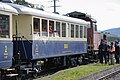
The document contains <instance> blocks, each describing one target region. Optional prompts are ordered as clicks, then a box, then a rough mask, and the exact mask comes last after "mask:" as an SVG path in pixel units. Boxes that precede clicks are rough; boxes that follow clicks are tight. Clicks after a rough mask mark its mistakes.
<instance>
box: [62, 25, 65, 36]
mask: <svg viewBox="0 0 120 80" xmlns="http://www.w3.org/2000/svg"><path fill="white" fill-rule="evenodd" d="M62 37H66V23H62Z"/></svg>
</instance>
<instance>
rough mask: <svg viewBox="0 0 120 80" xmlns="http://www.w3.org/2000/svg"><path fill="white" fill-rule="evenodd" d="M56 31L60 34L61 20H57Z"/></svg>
mask: <svg viewBox="0 0 120 80" xmlns="http://www.w3.org/2000/svg"><path fill="white" fill-rule="evenodd" d="M56 32H57V34H58V36H60V22H56Z"/></svg>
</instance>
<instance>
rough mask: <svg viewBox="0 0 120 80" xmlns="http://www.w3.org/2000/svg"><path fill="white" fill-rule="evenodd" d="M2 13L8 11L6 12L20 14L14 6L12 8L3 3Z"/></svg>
mask: <svg viewBox="0 0 120 80" xmlns="http://www.w3.org/2000/svg"><path fill="white" fill-rule="evenodd" d="M0 11H6V12H11V13H16V14H18V11H17V10H16V9H15V8H13V7H12V6H10V5H8V4H6V3H2V2H0Z"/></svg>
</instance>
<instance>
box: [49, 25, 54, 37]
mask: <svg viewBox="0 0 120 80" xmlns="http://www.w3.org/2000/svg"><path fill="white" fill-rule="evenodd" d="M49 36H50V37H53V29H52V26H51V25H50V26H49Z"/></svg>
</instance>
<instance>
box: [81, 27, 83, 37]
mask: <svg viewBox="0 0 120 80" xmlns="http://www.w3.org/2000/svg"><path fill="white" fill-rule="evenodd" d="M80 38H83V26H80Z"/></svg>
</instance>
